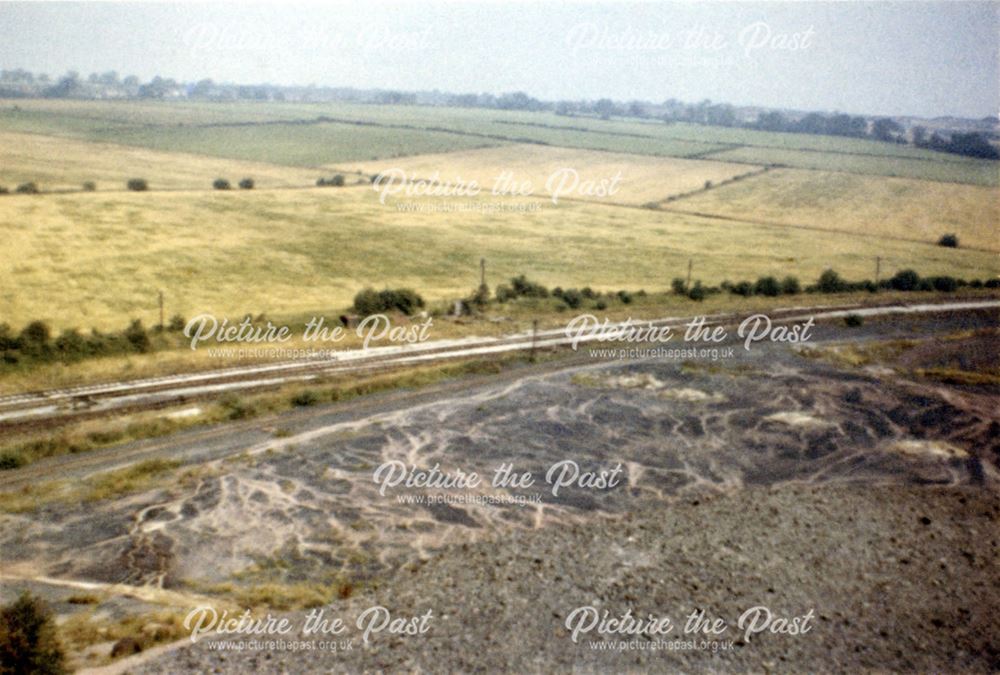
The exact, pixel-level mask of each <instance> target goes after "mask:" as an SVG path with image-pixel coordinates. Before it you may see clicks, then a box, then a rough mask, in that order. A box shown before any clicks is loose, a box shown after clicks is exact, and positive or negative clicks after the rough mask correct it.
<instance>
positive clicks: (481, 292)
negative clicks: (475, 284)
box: [469, 284, 490, 308]
mask: <svg viewBox="0 0 1000 675" xmlns="http://www.w3.org/2000/svg"><path fill="white" fill-rule="evenodd" d="M469 302H470V303H471V304H473V305H475V306H476V307H480V308H482V307H485V306H486V305H488V304H490V287H489V286H487V285H486V284H479V288H477V289H476V291H475V292H474V293H473V294H472V296H471V297H470V298H469Z"/></svg>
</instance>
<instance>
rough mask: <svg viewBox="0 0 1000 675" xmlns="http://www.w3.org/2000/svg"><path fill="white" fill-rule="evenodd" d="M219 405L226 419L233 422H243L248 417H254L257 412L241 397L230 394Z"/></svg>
mask: <svg viewBox="0 0 1000 675" xmlns="http://www.w3.org/2000/svg"><path fill="white" fill-rule="evenodd" d="M219 405H220V406H222V409H223V410H224V411H225V413H226V417H228V418H229V419H231V420H242V419H246V418H248V417H253V416H254V414H255V413H256V412H257V410H256V408H254V406H252V405H251V404H249V403H246V402H245V401H243V399H241V398H240V397H238V396H236V395H234V394H229V395H227V396H226V397H225V398H223V399H222V400H221V401H219Z"/></svg>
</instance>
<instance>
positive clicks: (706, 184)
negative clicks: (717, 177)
mask: <svg viewBox="0 0 1000 675" xmlns="http://www.w3.org/2000/svg"><path fill="white" fill-rule="evenodd" d="M705 189H706V190H711V189H712V181H710V180H707V181H705Z"/></svg>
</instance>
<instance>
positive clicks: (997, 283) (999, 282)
mask: <svg viewBox="0 0 1000 675" xmlns="http://www.w3.org/2000/svg"><path fill="white" fill-rule="evenodd" d="M983 287H984V288H1000V279H989V280H987V281H986V283H984V284H983Z"/></svg>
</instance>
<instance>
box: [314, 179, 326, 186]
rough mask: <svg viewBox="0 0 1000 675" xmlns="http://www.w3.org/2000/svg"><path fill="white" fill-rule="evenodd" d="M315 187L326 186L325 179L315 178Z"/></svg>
mask: <svg viewBox="0 0 1000 675" xmlns="http://www.w3.org/2000/svg"><path fill="white" fill-rule="evenodd" d="M316 187H326V179H325V178H317V179H316Z"/></svg>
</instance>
